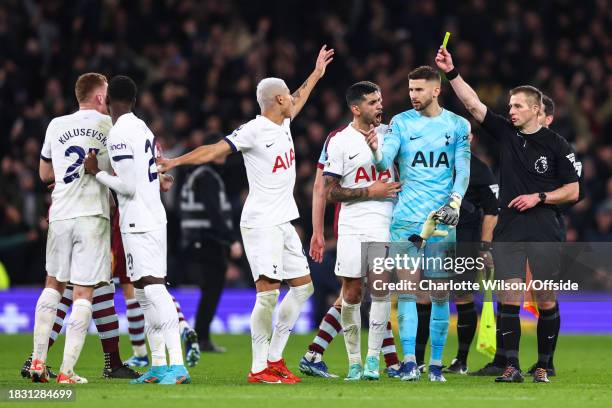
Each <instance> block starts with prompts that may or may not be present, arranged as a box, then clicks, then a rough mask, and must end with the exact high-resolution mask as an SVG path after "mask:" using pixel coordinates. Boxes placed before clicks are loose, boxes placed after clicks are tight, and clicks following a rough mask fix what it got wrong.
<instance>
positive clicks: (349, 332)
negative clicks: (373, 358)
mask: <svg viewBox="0 0 612 408" xmlns="http://www.w3.org/2000/svg"><path fill="white" fill-rule="evenodd" d="M360 308H361V303H357V304H354V305H352V304H350V303H346V301H345V300H344V299H342V311H341V312H340V320H341V322H342V331H343V333H344V344H345V345H346V352H347V353H348V359H349V365H353V364H361V312H360Z"/></svg>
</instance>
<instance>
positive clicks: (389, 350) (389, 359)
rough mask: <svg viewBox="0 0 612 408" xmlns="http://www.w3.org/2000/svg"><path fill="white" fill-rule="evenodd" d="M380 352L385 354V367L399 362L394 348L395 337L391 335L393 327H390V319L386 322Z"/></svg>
mask: <svg viewBox="0 0 612 408" xmlns="http://www.w3.org/2000/svg"><path fill="white" fill-rule="evenodd" d="M382 353H383V355H384V356H385V365H386V366H387V367H391V366H394V365H396V364H399V360H398V358H397V350H396V349H395V338H394V337H393V328H392V327H391V321H388V322H387V334H386V335H385V338H384V339H383V344H382Z"/></svg>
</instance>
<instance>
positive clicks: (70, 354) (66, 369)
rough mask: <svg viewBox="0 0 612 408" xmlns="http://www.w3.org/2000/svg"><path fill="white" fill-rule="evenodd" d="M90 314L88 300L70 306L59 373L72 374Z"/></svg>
mask: <svg viewBox="0 0 612 408" xmlns="http://www.w3.org/2000/svg"><path fill="white" fill-rule="evenodd" d="M91 314H92V306H91V302H90V301H89V300H87V299H77V300H75V301H74V303H73V304H72V312H71V313H70V318H69V319H68V324H67V325H66V344H65V345H64V359H63V360H62V367H61V368H60V372H62V373H64V374H66V375H68V376H70V375H72V373H74V366H75V365H76V362H77V360H78V359H79V355H81V350H83V344H84V343H85V337H86V336H87V330H88V329H89V324H90V323H91Z"/></svg>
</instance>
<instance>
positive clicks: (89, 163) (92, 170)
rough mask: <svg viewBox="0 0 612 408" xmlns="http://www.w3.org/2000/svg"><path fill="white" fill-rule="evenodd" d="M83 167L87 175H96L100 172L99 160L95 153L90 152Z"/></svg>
mask: <svg viewBox="0 0 612 408" xmlns="http://www.w3.org/2000/svg"><path fill="white" fill-rule="evenodd" d="M83 167H85V173H87V174H92V175H94V176H95V175H96V174H98V173H99V172H100V169H99V168H98V158H97V157H96V153H95V152H90V153H89V154H88V155H87V156H86V157H85V161H84V162H83Z"/></svg>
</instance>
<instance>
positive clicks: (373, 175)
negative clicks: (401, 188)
mask: <svg viewBox="0 0 612 408" xmlns="http://www.w3.org/2000/svg"><path fill="white" fill-rule="evenodd" d="M390 178H391V171H389V169H387V170H385V171H381V172H380V173H378V172H377V171H376V166H370V172H369V173H368V171H367V170H366V168H365V167H360V168H358V169H357V173H356V174H355V183H359V182H360V181H362V180H363V181H368V182H369V181H376V180H383V181H386V180H388V179H390Z"/></svg>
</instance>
